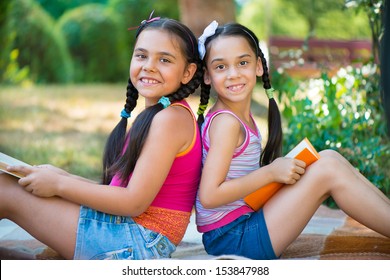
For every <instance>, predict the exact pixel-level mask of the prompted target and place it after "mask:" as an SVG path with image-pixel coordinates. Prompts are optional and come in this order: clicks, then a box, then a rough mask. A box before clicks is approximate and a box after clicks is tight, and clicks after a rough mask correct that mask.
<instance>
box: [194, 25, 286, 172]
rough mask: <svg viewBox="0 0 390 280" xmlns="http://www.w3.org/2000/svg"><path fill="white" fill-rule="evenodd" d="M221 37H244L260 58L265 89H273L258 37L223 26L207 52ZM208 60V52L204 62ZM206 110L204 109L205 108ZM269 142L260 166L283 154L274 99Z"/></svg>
mask: <svg viewBox="0 0 390 280" xmlns="http://www.w3.org/2000/svg"><path fill="white" fill-rule="evenodd" d="M219 36H240V37H244V38H245V39H246V40H247V41H248V43H249V45H250V46H251V48H252V49H253V51H254V53H255V54H256V55H257V56H258V57H260V59H261V62H262V65H263V70H264V73H263V75H262V76H261V78H262V81H263V87H264V89H266V90H267V89H271V88H272V86H271V81H270V78H269V72H268V66H267V60H266V59H265V57H264V54H263V52H262V50H261V49H260V46H259V39H258V38H257V37H256V35H255V34H254V33H253V32H252V31H251V30H250V29H248V28H247V27H245V26H243V25H241V24H238V23H228V24H225V25H223V26H219V27H218V28H217V29H216V31H215V34H214V35H212V36H210V37H208V38H207V40H206V42H205V47H206V50H207V46H208V44H210V42H211V41H212V40H214V39H215V38H217V37H219ZM206 58H207V51H206V55H205V58H204V60H206ZM203 90H204V91H205V92H204V93H203V94H204V95H205V96H209V95H210V88H208V89H207V88H204V89H203V88H202V91H203ZM202 100H205V102H206V103H202ZM207 103H208V98H203V99H201V105H205V104H206V105H207ZM203 108H204V107H203ZM203 111H204V110H203ZM203 120H204V118H203V114H202V115H199V118H198V124H199V125H202V123H203ZM268 134H269V136H268V141H267V144H266V146H265V148H264V150H263V152H262V154H261V157H260V165H267V164H269V163H271V162H272V161H273V160H274V159H276V158H277V157H280V156H281V154H282V140H283V134H282V124H281V117H280V112H279V108H278V105H277V104H276V101H275V99H274V98H270V99H269V105H268Z"/></svg>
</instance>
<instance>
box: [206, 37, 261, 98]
mask: <svg viewBox="0 0 390 280" xmlns="http://www.w3.org/2000/svg"><path fill="white" fill-rule="evenodd" d="M206 65H207V70H206V72H205V83H206V84H211V85H212V86H213V87H214V89H215V90H216V92H217V93H218V98H219V99H220V100H222V101H224V102H225V103H226V102H227V103H229V102H240V101H247V102H250V98H251V94H252V91H253V88H254V87H255V85H256V76H261V75H263V68H262V64H261V60H260V58H258V57H256V54H255V53H254V51H253V50H252V48H251V47H250V45H249V43H248V41H247V40H246V39H245V38H243V37H241V36H220V37H217V38H215V39H214V40H212V41H211V42H210V43H209V45H208V46H207V54H206Z"/></svg>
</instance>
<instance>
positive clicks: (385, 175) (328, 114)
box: [273, 64, 390, 206]
mask: <svg viewBox="0 0 390 280" xmlns="http://www.w3.org/2000/svg"><path fill="white" fill-rule="evenodd" d="M273 84H274V86H275V88H277V89H278V90H279V91H280V94H281V95H280V99H281V104H282V107H283V109H282V112H283V117H284V119H285V121H286V126H287V127H286V129H285V137H284V141H285V142H284V144H285V145H284V146H285V148H286V151H287V150H289V149H291V148H292V147H293V146H294V145H295V144H296V143H297V142H298V141H300V140H301V139H302V138H303V137H305V136H307V137H308V138H310V140H311V141H312V143H313V145H314V146H315V147H316V149H318V150H323V149H335V150H338V151H339V152H340V153H341V154H342V155H344V156H345V157H346V158H347V159H348V160H349V161H350V162H351V164H352V165H353V166H355V167H356V168H357V169H358V170H359V171H360V172H361V173H362V174H363V175H365V176H366V177H367V178H368V179H369V180H370V181H371V182H372V183H373V184H375V185H376V186H377V187H378V188H379V189H381V190H382V191H383V192H384V193H385V194H386V195H387V196H389V197H390V170H389V168H388V167H389V166H390V140H389V138H388V136H387V131H386V122H385V119H384V111H383V107H382V106H381V104H380V96H379V94H380V91H379V88H378V87H379V74H378V71H377V69H376V66H375V65H373V64H367V65H363V66H362V67H360V68H359V67H347V68H342V69H340V70H339V71H338V73H337V74H336V75H335V76H334V77H329V76H328V75H327V74H322V77H321V78H320V79H310V80H308V81H307V82H303V81H301V82H300V83H298V82H297V81H294V80H293V79H292V78H291V77H288V76H287V75H286V74H284V73H278V72H275V73H273ZM283 85H284V86H283ZM328 204H329V205H330V206H334V202H333V200H329V201H328Z"/></svg>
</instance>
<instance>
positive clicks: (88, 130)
mask: <svg viewBox="0 0 390 280" xmlns="http://www.w3.org/2000/svg"><path fill="white" fill-rule="evenodd" d="M384 1H385V0H358V1H352V0H327V1H315V0H294V1H289V0H271V1H268V0H235V1H234V0H214V1H208V0H164V1H158V0H85V1H82V0H12V1H11V0H2V1H1V2H0V151H2V152H6V153H9V154H11V155H13V156H15V157H18V158H20V159H22V160H24V161H27V162H30V163H32V164H38V163H42V162H49V163H52V164H55V165H58V166H60V167H62V168H65V169H67V170H70V171H71V172H73V173H76V174H79V175H82V176H85V177H89V178H94V179H98V178H99V176H100V168H101V163H100V162H101V152H102V147H103V146H104V142H105V138H106V136H107V134H108V133H109V132H110V130H111V129H112V128H113V126H114V125H115V124H116V122H117V121H118V120H119V117H118V116H117V115H118V114H119V113H118V112H120V110H121V108H122V106H123V103H124V92H125V87H126V81H127V77H128V68H129V62H130V58H131V51H132V48H133V45H134V33H135V32H134V31H128V30H127V29H128V27H134V26H137V25H139V23H140V22H141V21H142V20H143V19H145V18H148V17H149V15H150V13H151V11H152V10H155V16H163V17H170V18H175V19H178V20H181V21H182V22H184V23H185V24H187V25H188V26H189V27H190V28H191V29H192V30H193V31H194V33H195V34H196V35H197V36H199V35H200V34H201V32H202V30H203V28H204V27H205V26H206V25H207V24H208V23H209V22H210V21H211V20H214V19H216V20H217V21H218V22H219V23H225V22H229V21H238V22H240V23H242V24H244V25H246V26H248V27H249V28H251V29H252V30H253V31H254V32H255V33H256V34H257V35H258V37H259V38H260V39H261V40H262V41H263V43H264V46H265V48H266V47H267V44H268V42H269V41H270V38H275V37H288V38H293V39H299V40H301V41H302V42H303V43H302V45H301V47H299V49H298V50H297V49H295V50H294V52H290V51H288V52H286V53H287V54H288V55H287V59H288V60H291V62H293V63H295V65H296V62H299V63H300V64H302V65H305V61H304V57H305V56H304V54H305V52H307V51H308V46H309V45H308V44H307V42H309V41H310V40H311V39H313V38H314V39H320V40H341V41H350V40H362V41H367V42H369V43H370V45H371V53H370V54H369V59H366V60H365V61H360V63H359V64H355V63H353V62H351V63H350V65H345V64H344V65H340V66H338V67H337V69H332V71H329V70H330V69H327V68H326V67H325V68H324V66H323V65H321V64H316V66H315V67H317V69H314V70H316V71H313V73H316V75H307V76H303V77H302V76H297V75H294V70H292V71H288V70H289V69H287V67H285V66H278V67H273V66H274V65H273V60H272V57H269V64H270V66H271V67H270V73H271V77H272V81H273V86H274V88H275V89H277V90H278V95H277V97H278V101H279V104H280V108H281V111H282V114H283V126H284V130H285V140H284V151H285V152H286V151H288V150H289V149H290V148H291V147H292V146H293V145H295V144H296V143H297V142H299V141H300V140H301V139H302V137H305V136H307V137H309V138H310V140H311V141H312V142H313V144H314V145H315V147H316V148H317V149H319V150H322V149H326V148H330V149H337V150H338V151H340V152H341V153H342V154H343V155H345V156H346V157H347V159H348V160H350V161H351V163H352V164H353V165H354V166H356V168H358V169H359V170H360V171H361V172H362V173H363V174H364V175H365V176H367V177H368V178H369V179H370V180H371V181H372V182H373V183H374V184H376V185H377V186H378V188H380V189H381V190H382V191H383V192H384V193H386V194H387V195H388V196H389V197H390V168H389V167H390V162H389V158H390V141H389V137H388V131H387V129H386V125H385V123H386V120H385V117H384V108H383V106H382V103H381V98H382V97H381V94H380V84H379V81H380V71H379V69H380V67H379V66H380V65H379V61H380V59H379V56H380V51H379V50H380V38H381V35H382V33H383V28H384V26H383V23H382V17H383V6H384ZM284 55H285V54H284ZM284 59H286V57H285V58H284ZM295 69H296V68H295ZM290 70H291V69H290ZM312 70H313V69H311V70H310V71H312ZM196 99H197V98H196V97H195V98H194V99H193V101H192V103H191V104H193V106H194V109H196V106H197V100H196ZM266 106H267V103H266V99H265V98H264V93H263V90H262V87H261V85H259V87H258V89H257V90H256V93H255V94H254V102H253V111H254V113H255V115H256V117H257V119H258V121H259V123H260V125H261V127H263V125H264V123H265V122H264V119H265V117H266V112H267V107H266ZM117 113H118V114H117ZM262 129H263V128H262ZM263 133H264V135H265V137H266V134H267V131H263ZM328 203H329V204H331V205H333V202H332V201H329V202H328Z"/></svg>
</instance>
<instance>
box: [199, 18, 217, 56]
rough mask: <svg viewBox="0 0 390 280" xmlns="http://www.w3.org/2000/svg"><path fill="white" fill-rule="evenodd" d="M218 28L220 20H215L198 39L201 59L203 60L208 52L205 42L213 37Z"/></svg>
mask: <svg viewBox="0 0 390 280" xmlns="http://www.w3.org/2000/svg"><path fill="white" fill-rule="evenodd" d="M217 28H218V22H217V21H215V20H213V21H212V22H211V23H210V24H209V25H208V26H207V27H206V28H205V29H204V31H203V34H202V35H201V36H200V37H199V39H198V50H199V56H200V59H202V60H203V58H204V56H205V54H206V47H205V45H204V44H205V43H206V40H207V38H208V37H211V36H213V35H214V34H215V30H217Z"/></svg>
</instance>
